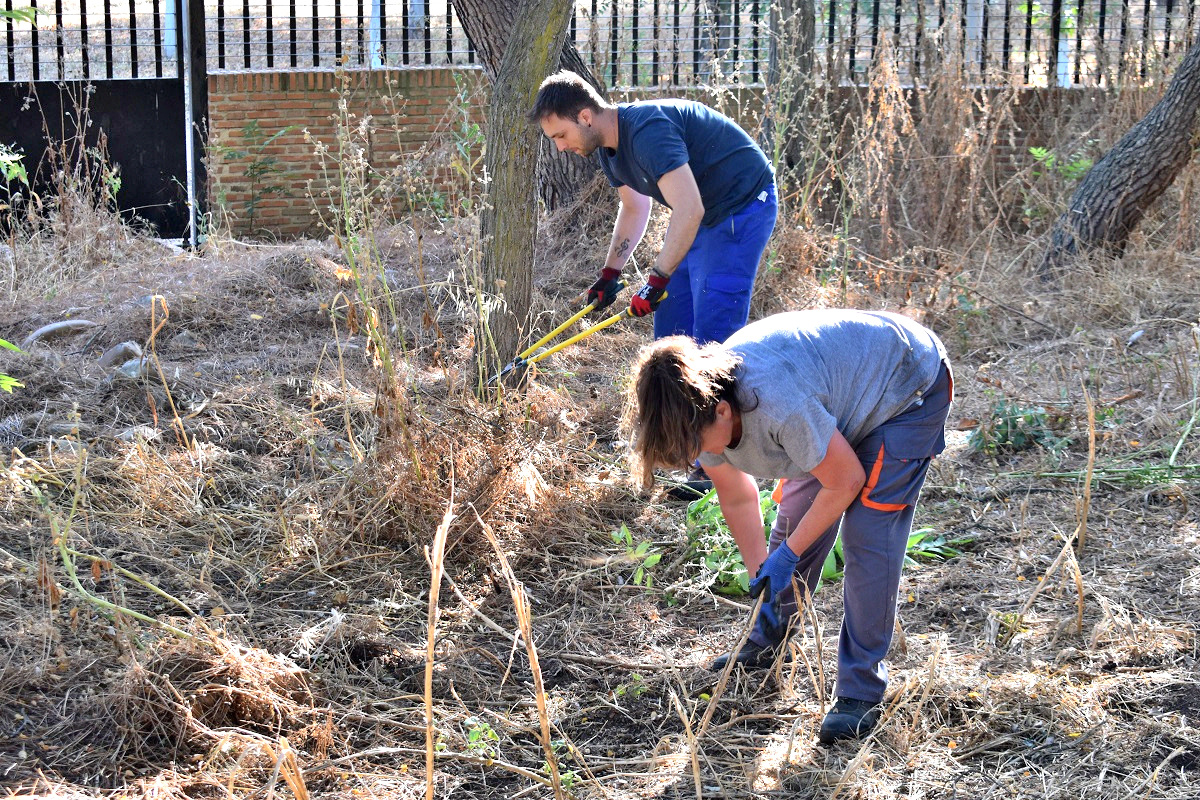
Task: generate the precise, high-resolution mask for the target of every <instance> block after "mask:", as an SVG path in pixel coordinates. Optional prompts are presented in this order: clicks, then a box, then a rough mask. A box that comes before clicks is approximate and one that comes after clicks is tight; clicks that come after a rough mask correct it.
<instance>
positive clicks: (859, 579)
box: [628, 310, 953, 743]
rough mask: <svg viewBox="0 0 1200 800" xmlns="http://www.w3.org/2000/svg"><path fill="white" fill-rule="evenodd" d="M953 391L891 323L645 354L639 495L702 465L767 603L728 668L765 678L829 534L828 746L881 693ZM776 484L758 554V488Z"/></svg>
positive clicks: (634, 391)
mask: <svg viewBox="0 0 1200 800" xmlns="http://www.w3.org/2000/svg"><path fill="white" fill-rule="evenodd" d="M952 390H953V384H952V380H951V375H950V367H949V364H948V362H947V360H946V355H945V349H944V347H943V346H942V343H941V341H940V340H939V339H938V338H937V336H936V335H935V334H934V333H933V332H932V331H930V330H929V329H927V328H925V327H922V326H921V325H918V324H917V323H915V322H913V321H911V320H909V319H906V318H905V317H901V316H899V315H896V314H889V313H884V312H866V311H847V310H819V311H800V312H793V313H787V314H778V315H775V316H772V317H768V318H766V319H763V320H759V321H757V322H754V323H752V324H750V325H748V326H746V327H744V328H742V329H741V330H740V331H738V332H737V333H735V334H733V335H732V336H731V337H729V339H727V340H726V341H725V343H724V344H722V345H716V344H711V345H707V346H705V347H699V346H697V345H696V343H695V342H693V341H692V340H690V339H686V338H683V337H675V338H669V339H663V340H661V341H658V342H656V343H655V344H653V345H650V346H649V347H647V348H646V349H645V350H644V351H643V353H642V355H641V357H640V359H639V362H638V366H637V370H636V381H635V384H634V386H633V387H632V388H631V390H630V391H631V397H630V407H629V411H628V419H629V422H630V424H631V428H632V431H631V433H632V442H633V447H634V456H635V458H636V460H637V462H638V467H639V468H640V472H641V477H642V479H643V481H644V482H647V483H648V482H650V481H652V480H653V470H654V468H655V467H656V466H664V467H677V466H680V465H685V464H689V463H691V462H692V460H693V459H695V458H697V457H699V459H700V463H701V464H702V465H703V466H704V468H705V469H706V470H707V472H708V474H709V476H710V477H711V478H712V482H713V485H714V486H715V487H716V490H717V497H718V499H719V500H720V504H721V510H722V512H723V513H724V515H725V521H726V522H727V523H728V524H729V529H730V530H731V531H732V533H733V536H734V539H735V540H736V542H737V545H738V549H739V550H740V551H741V554H742V560H743V561H744V562H745V564H746V568H747V570H748V571H749V573H750V574H751V575H755V578H754V580H753V581H752V582H751V584H750V586H751V592H752V593H753V594H759V593H763V594H765V602H764V603H763V607H762V610H761V611H760V613H759V617H758V620H757V622H756V624H755V628H754V631H753V632H752V634H751V636H750V640H749V641H748V642H747V643H746V645H745V646H744V647H743V648H742V649H741V651H740V652H737V653H730V654H727V655H725V656H722V657H721V658H719V659H717V661H716V662H714V664H713V668H714V669H720V668H723V667H724V666H725V665H726V664H727V663H728V661H729V659H730V658H732V659H734V660H735V661H737V662H738V663H740V664H742V665H743V666H745V667H747V668H758V667H765V666H768V665H770V664H771V663H772V662H773V660H774V658H775V655H776V652H777V651H778V650H780V649H782V648H781V647H780V645H781V644H782V643H783V642H784V640H785V638H786V635H787V628H788V625H789V622H790V620H791V618H792V616H793V614H794V613H795V611H796V607H797V604H796V598H795V594H794V591H793V584H792V579H793V576H794V577H795V578H796V581H797V584H798V585H799V587H800V591H801V592H802V593H807V592H811V591H815V590H816V588H817V583H818V581H819V580H820V576H821V567H822V565H823V564H824V562H825V557H826V555H827V554H828V553H829V550H830V549H831V548H832V547H833V544H834V541H835V540H836V538H837V536H838V532H839V529H840V531H841V536H842V549H843V554H844V556H845V562H846V564H845V578H844V584H843V593H844V597H845V617H844V619H843V621H842V629H841V638H840V640H839V644H838V673H837V690H836V694H837V702H836V704H835V705H834V707H833V708H832V709H831V710H830V712H829V714H828V715H827V716H826V717H825V720H824V722H823V723H822V725H821V730H820V734H819V738H820V740H821V741H822V742H825V743H829V742H834V741H837V740H839V739H844V738H854V737H858V736H863V735H865V734H866V733H867V732H868V731H870V730H871V729H872V728H873V727H874V726H875V724H876V723H877V722H878V720H879V710H880V704H881V702H882V700H883V696H884V691H885V689H886V688H887V667H886V666H885V665H884V663H883V660H884V656H886V655H887V651H888V646H889V645H890V644H891V640H892V630H893V625H894V623H895V617H896V598H897V592H898V590H899V586H900V571H901V569H902V568H903V566H904V552H905V549H906V546H907V544H908V536H909V533H910V532H911V529H912V520H913V513H914V510H915V508H916V504H917V498H918V497H919V495H920V493H921V486H922V484H923V483H924V481H925V474H926V472H927V470H928V468H929V463H930V461H931V459H932V458H933V457H934V456H935V455H937V454H938V453H940V452H941V451H942V449H943V448H944V447H945V438H944V427H945V421H946V416H947V414H948V413H949V410H950V400H951V395H952ZM756 477H757V478H782V479H784V480H783V481H782V484H781V486H780V487H779V488H778V489H777V490H776V502H778V504H779V509H778V511H779V513H778V516H777V518H776V521H775V525H774V528H773V530H772V531H771V536H770V540H769V543H768V542H767V541H765V540H764V539H765V537H764V535H763V519H762V512H761V507H760V504H759V499H758V486H757V484H756V483H755V478H756Z"/></svg>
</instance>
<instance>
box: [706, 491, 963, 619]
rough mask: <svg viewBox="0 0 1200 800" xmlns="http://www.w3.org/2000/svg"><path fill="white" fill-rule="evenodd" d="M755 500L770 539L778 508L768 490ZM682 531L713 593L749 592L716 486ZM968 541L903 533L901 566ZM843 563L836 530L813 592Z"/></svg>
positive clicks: (925, 531) (946, 553)
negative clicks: (757, 500) (835, 536)
mask: <svg viewBox="0 0 1200 800" xmlns="http://www.w3.org/2000/svg"><path fill="white" fill-rule="evenodd" d="M759 502H760V503H761V505H762V510H763V538H768V539H769V538H770V535H771V528H772V527H773V526H774V525H775V517H776V514H777V513H778V512H777V506H776V505H775V502H774V501H773V500H772V499H771V491H770V490H764V491H762V492H760V493H759ZM687 537H688V547H689V548H690V550H691V555H690V559H689V560H690V561H691V562H692V563H693V564H696V565H697V566H699V567H700V569H701V571H702V573H703V577H704V581H703V582H704V584H705V585H707V586H711V587H712V589H713V591H715V592H717V593H718V594H723V595H729V596H735V597H740V596H745V595H746V594H748V593H749V592H750V575H749V573H748V572H747V570H746V565H745V564H744V563H743V562H742V556H741V553H739V552H738V549H737V544H736V543H735V542H734V540H733V534H732V533H730V532H729V526H728V525H726V524H725V518H724V516H723V515H722V514H721V507H720V505H719V504H718V503H717V494H716V490H715V489H714V490H711V491H709V492H708V494H706V495H704V496H703V497H701V498H700V499H698V500H695V501H694V502H692V504H691V505H690V506H688V511H687ZM970 542H971V540H970V539H969V538H963V537H958V538H951V537H950V536H949V535H947V534H938V533H937V532H936V531H935V530H934V529H933V528H920V529H918V530H915V531H913V532H912V533H911V534H910V535H909V537H908V544H907V545H906V547H905V554H904V566H905V568H906V569H907V568H910V567H916V566H919V562H920V561H946V560H948V559H950V558H954V557H956V556H959V555H962V550H961V548H962V547H964V546H965V545H967V544H969V543H970ZM845 565H846V559H845V557H844V556H843V555H842V537H841V536H840V535H839V536H838V538H837V540H836V541H835V542H834V543H833V547H832V548H831V549H830V550H829V554H828V555H827V556H826V557H825V563H824V564H823V565H822V566H821V579H820V581H818V582H817V585H816V586H814V587H813V588H812V593H813V594H816V593H817V589H819V588H820V586H821V584H822V583H824V582H826V581H837V580H841V578H842V575H843V573H844V571H845Z"/></svg>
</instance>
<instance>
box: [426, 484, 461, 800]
mask: <svg viewBox="0 0 1200 800" xmlns="http://www.w3.org/2000/svg"><path fill="white" fill-rule="evenodd" d="M453 521H454V483H453V481H451V484H450V501H449V502H448V503H447V504H446V514H445V516H443V517H442V524H441V525H438V528H437V533H436V534H434V537H433V549H432V551H426V557H427V558H428V559H429V570H430V578H429V614H428V617H427V623H426V641H425V799H426V800H433V760H434V741H433V662H434V654H433V649H434V645H435V644H436V637H437V617H438V594H439V593H440V591H441V588H442V570H443V566H444V565H443V559H444V557H445V555H446V533H447V531H449V530H450V523H451V522H453Z"/></svg>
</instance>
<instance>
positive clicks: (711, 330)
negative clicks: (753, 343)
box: [654, 184, 779, 344]
mask: <svg viewBox="0 0 1200 800" xmlns="http://www.w3.org/2000/svg"><path fill="white" fill-rule="evenodd" d="M778 208H779V207H778V203H777V202H776V199H775V184H771V185H770V186H768V187H767V188H766V189H764V190H763V191H762V192H761V193H760V194H759V195H758V196H756V197H755V198H754V199H753V200H751V201H750V203H749V204H748V205H746V206H745V207H744V208H742V209H741V210H740V211H737V212H735V213H734V214H732V215H731V216H730V217H729V218H728V219H725V220H723V221H721V222H718V223H717V224H716V225H713V226H711V227H707V228H706V227H703V226H701V228H700V230H698V231H697V232H696V240H695V241H694V242H693V243H692V247H691V249H690V250H688V252H687V255H686V256H684V259H683V261H681V262H679V266H678V267H677V268H676V269H675V272H674V273H673V274H672V275H671V282H670V283H669V284H668V285H667V297H666V299H664V300H663V301H662V304H661V305H659V307H658V310H657V311H655V312H654V338H655V339H661V338H662V337H664V336H673V335H675V334H684V335H685V336H691V337H692V338H693V339H695V340H696V341H697V342H699V343H700V344H704V343H705V342H723V341H725V338H726V337H728V336H729V334H731V333H733V332H734V331H736V330H738V329H739V328H741V327H742V326H743V325H745V324H746V320H747V319H748V318H749V316H750V294H751V292H752V291H753V290H754V276H755V275H756V274H757V273H758V262H759V261H760V260H761V259H762V254H763V251H764V250H766V249H767V240H769V239H770V238H771V231H773V230H774V229H775V216H776V214H777V212H778Z"/></svg>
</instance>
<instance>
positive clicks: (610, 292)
mask: <svg viewBox="0 0 1200 800" xmlns="http://www.w3.org/2000/svg"><path fill="white" fill-rule="evenodd" d="M620 277H621V270H619V269H613V268H612V267H605V268H604V269H602V270H600V277H599V278H597V279H596V282H595V283H593V284H592V288H590V289H588V293H587V300H588V303H589V304H590V303H595V304H596V307H595V308H593V309H592V313H595V312H597V311H602V310H604V309H606V308H608V307H609V306H611V305H612V304H613V301H614V300H616V299H617V295H618V294H620V292H621V289H622V288H624V287H623V285H622V284H621V282H620V281H619V280H617V279H618V278H620Z"/></svg>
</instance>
